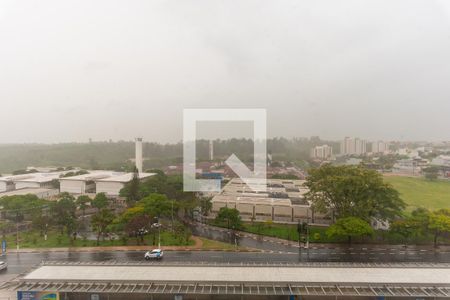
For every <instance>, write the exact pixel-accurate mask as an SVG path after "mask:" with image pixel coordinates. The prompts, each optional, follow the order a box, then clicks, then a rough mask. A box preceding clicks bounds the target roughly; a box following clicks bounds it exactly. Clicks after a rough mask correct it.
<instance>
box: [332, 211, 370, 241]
mask: <svg viewBox="0 0 450 300" xmlns="http://www.w3.org/2000/svg"><path fill="white" fill-rule="evenodd" d="M373 233H374V231H373V229H372V227H371V226H370V224H369V223H367V222H366V221H364V220H363V219H360V218H356V217H346V218H341V219H338V220H337V221H336V223H335V224H333V225H331V226H330V227H329V228H328V229H327V231H326V234H327V236H328V237H329V238H341V237H346V238H347V241H348V243H349V244H351V243H352V240H353V239H354V238H360V237H364V236H372V235H373Z"/></svg>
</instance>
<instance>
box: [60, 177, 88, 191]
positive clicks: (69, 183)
mask: <svg viewBox="0 0 450 300" xmlns="http://www.w3.org/2000/svg"><path fill="white" fill-rule="evenodd" d="M59 190H60V191H61V193H69V194H84V193H86V183H85V182H84V181H81V180H60V188H59Z"/></svg>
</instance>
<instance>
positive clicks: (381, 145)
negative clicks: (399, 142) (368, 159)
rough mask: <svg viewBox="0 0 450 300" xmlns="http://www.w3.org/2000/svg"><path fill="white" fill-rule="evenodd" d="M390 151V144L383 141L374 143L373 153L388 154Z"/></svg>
mask: <svg viewBox="0 0 450 300" xmlns="http://www.w3.org/2000/svg"><path fill="white" fill-rule="evenodd" d="M388 151H389V144H388V143H385V142H383V141H378V142H373V143H372V153H386V152H388Z"/></svg>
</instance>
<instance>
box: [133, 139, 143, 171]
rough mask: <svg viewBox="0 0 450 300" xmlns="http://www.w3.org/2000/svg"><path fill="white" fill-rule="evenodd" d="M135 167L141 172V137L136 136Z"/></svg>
mask: <svg viewBox="0 0 450 300" xmlns="http://www.w3.org/2000/svg"><path fill="white" fill-rule="evenodd" d="M135 160H136V168H137V169H138V171H139V173H142V138H136V158H135Z"/></svg>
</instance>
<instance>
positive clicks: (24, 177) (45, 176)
mask: <svg viewBox="0 0 450 300" xmlns="http://www.w3.org/2000/svg"><path fill="white" fill-rule="evenodd" d="M64 173H67V172H52V173H30V174H21V175H11V176H4V177H0V181H11V182H39V183H42V182H50V181H52V180H54V179H59V177H60V176H61V175H62V174H64Z"/></svg>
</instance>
